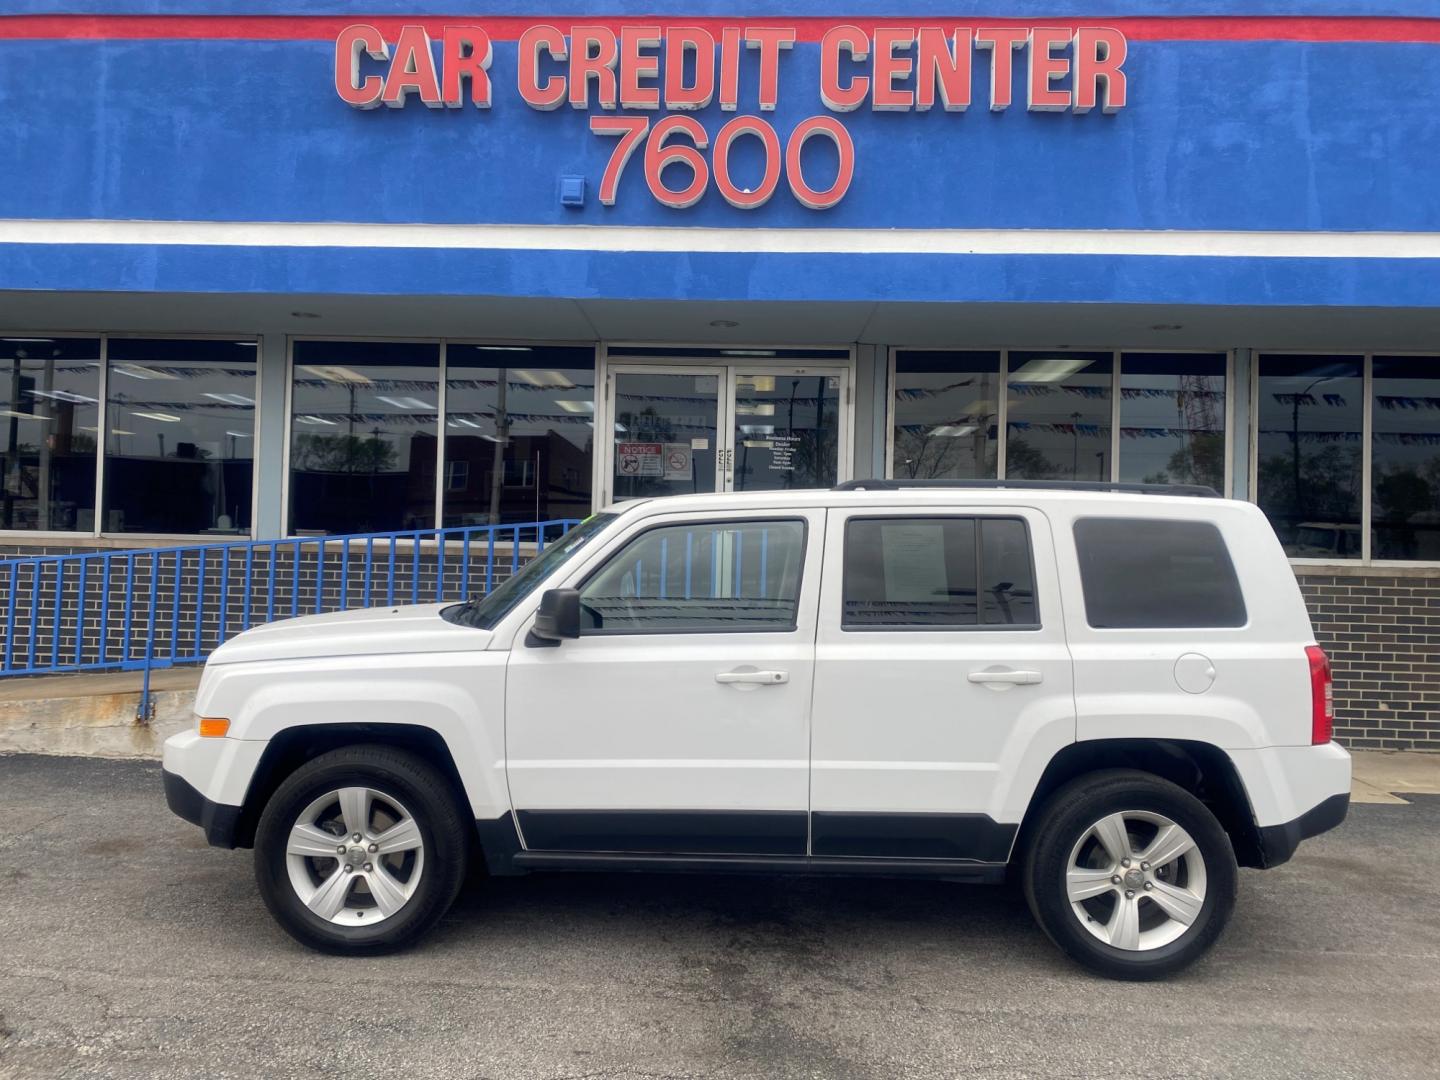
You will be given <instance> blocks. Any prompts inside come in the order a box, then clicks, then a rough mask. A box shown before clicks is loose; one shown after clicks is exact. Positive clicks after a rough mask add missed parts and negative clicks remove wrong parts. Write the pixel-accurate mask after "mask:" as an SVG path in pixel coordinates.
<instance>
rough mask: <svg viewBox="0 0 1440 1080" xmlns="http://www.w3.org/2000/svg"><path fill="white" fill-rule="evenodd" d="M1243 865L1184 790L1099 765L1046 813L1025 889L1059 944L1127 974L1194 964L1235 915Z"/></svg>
mask: <svg viewBox="0 0 1440 1080" xmlns="http://www.w3.org/2000/svg"><path fill="white" fill-rule="evenodd" d="M1238 876H1239V872H1238V870H1237V869H1236V865H1235V854H1234V852H1233V850H1232V849H1231V846H1230V838H1229V837H1228V836H1227V835H1226V833H1225V830H1224V828H1222V827H1221V825H1220V823H1219V822H1218V821H1217V820H1216V819H1215V816H1214V815H1213V814H1212V813H1211V812H1210V811H1209V810H1208V809H1207V808H1206V807H1205V805H1204V804H1203V803H1201V802H1200V801H1199V800H1198V799H1196V798H1195V797H1194V796H1193V795H1191V794H1190V793H1189V792H1187V791H1185V790H1184V789H1183V788H1180V787H1177V786H1176V785H1174V784H1172V783H1170V782H1168V781H1166V780H1162V779H1160V778H1159V777H1156V776H1153V775H1150V774H1148V773H1141V772H1130V771H1120V770H1114V771H1107V772H1101V773H1092V774H1090V775H1089V776H1084V777H1081V778H1079V779H1078V780H1075V781H1073V782H1071V783H1070V784H1068V785H1066V786H1065V787H1063V788H1061V789H1060V790H1059V791H1058V792H1056V793H1055V795H1054V796H1053V797H1052V798H1051V799H1050V800H1049V801H1048V802H1047V803H1046V805H1045V806H1044V807H1043V808H1042V810H1041V812H1040V817H1039V819H1038V822H1037V826H1036V829H1035V831H1034V833H1033V835H1032V838H1031V841H1030V844H1029V848H1028V851H1027V852H1026V858H1025V864H1024V870H1023V874H1022V877H1023V881H1024V885H1025V897H1026V899H1027V900H1028V901H1029V904H1030V910H1031V911H1032V912H1033V913H1034V915H1035V919H1036V921H1037V922H1039V924H1040V926H1041V928H1042V929H1043V930H1044V931H1045V933H1046V934H1048V935H1049V936H1050V938H1051V940H1052V941H1054V942H1055V943H1056V944H1057V945H1059V946H1060V948H1062V949H1063V950H1065V952H1066V953H1068V954H1069V955H1070V956H1071V957H1073V958H1074V959H1075V960H1077V961H1079V962H1080V963H1081V964H1083V965H1084V966H1085V967H1087V968H1089V969H1090V970H1092V971H1095V972H1098V973H1100V974H1102V975H1107V976H1109V977H1111V978H1120V979H1156V978H1162V977H1164V976H1166V975H1169V974H1172V973H1173V972H1176V971H1179V970H1180V969H1181V968H1184V967H1186V966H1188V965H1189V964H1192V963H1194V962H1195V961H1196V960H1197V959H1199V958H1200V956H1201V955H1203V954H1204V953H1205V952H1206V951H1207V950H1208V949H1209V948H1210V946H1211V945H1213V944H1214V943H1215V940H1216V939H1217V938H1218V937H1219V936H1220V932H1221V931H1222V930H1223V929H1224V928H1225V924H1226V922H1228V921H1229V918H1230V913H1231V911H1232V910H1233V909H1234V906H1235V890H1236V884H1237V881H1238Z"/></svg>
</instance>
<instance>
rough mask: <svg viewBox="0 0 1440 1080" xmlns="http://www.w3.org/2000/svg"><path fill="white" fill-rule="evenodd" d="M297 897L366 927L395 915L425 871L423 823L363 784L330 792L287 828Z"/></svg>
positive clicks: (328, 916)
mask: <svg viewBox="0 0 1440 1080" xmlns="http://www.w3.org/2000/svg"><path fill="white" fill-rule="evenodd" d="M285 865H286V869H287V870H288V872H289V875H290V884H291V885H292V886H293V887H294V889H295V894H296V895H297V896H298V897H299V898H300V901H301V903H303V904H304V905H305V906H306V907H307V908H309V909H310V911H311V912H313V913H314V914H315V915H317V916H319V917H320V918H322V919H324V920H325V921H326V922H330V923H334V924H336V925H339V926H371V925H374V924H376V923H379V922H383V921H384V920H385V919H388V918H390V917H391V916H393V915H395V914H396V913H397V912H399V911H400V910H401V909H402V908H403V907H404V906H405V905H406V904H407V903H409V901H410V898H411V897H412V896H413V895H414V893H415V889H416V887H417V886H418V885H419V884H420V875H421V874H422V873H423V872H424V869H425V845H424V842H423V839H422V837H421V835H420V827H419V825H418V824H417V823H416V821H415V818H414V817H413V816H412V815H411V813H410V811H409V810H407V809H406V808H405V807H404V806H403V805H402V804H401V803H400V801H399V800H398V799H396V798H395V797H394V796H392V795H387V794H385V793H384V792H382V791H376V790H375V789H374V788H368V787H344V788H339V789H337V790H335V791H330V792H327V793H326V794H324V795H321V796H320V797H319V798H318V799H315V800H314V801H312V802H311V803H310V804H309V805H308V806H307V807H306V808H305V809H304V810H303V811H301V813H300V815H299V817H298V818H296V820H295V823H294V824H293V825H292V826H291V828H290V834H289V837H288V839H287V842H286V846H285Z"/></svg>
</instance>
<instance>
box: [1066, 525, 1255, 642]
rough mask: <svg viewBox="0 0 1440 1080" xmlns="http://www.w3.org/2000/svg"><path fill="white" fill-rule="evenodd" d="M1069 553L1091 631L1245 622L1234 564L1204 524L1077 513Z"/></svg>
mask: <svg viewBox="0 0 1440 1080" xmlns="http://www.w3.org/2000/svg"><path fill="white" fill-rule="evenodd" d="M1075 551H1076V554H1077V555H1078V556H1079V558H1080V581H1081V585H1082V587H1083V588H1084V592H1085V618H1086V620H1087V621H1088V622H1089V623H1090V625H1091V626H1093V627H1096V628H1097V629H1106V630H1163V629H1182V628H1183V629H1189V628H1199V629H1205V628H1215V627H1226V626H1244V625H1245V622H1246V615H1245V598H1244V597H1243V596H1242V595H1241V593H1240V582H1239V581H1238V580H1237V579H1236V577H1235V566H1234V564H1233V563H1232V562H1231V561H1230V552H1229V551H1228V550H1226V548H1225V540H1224V538H1223V537H1222V536H1221V535H1220V530H1219V529H1217V528H1216V527H1215V526H1214V525H1211V524H1210V523H1209V522H1204V521H1158V520H1154V519H1148V518H1081V519H1080V520H1079V521H1076V522H1075Z"/></svg>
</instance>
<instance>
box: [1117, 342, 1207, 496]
mask: <svg viewBox="0 0 1440 1080" xmlns="http://www.w3.org/2000/svg"><path fill="white" fill-rule="evenodd" d="M1119 477H1120V479H1121V480H1126V481H1134V482H1139V483H1150V484H1204V485H1206V486H1208V487H1212V488H1214V489H1215V490H1216V491H1220V492H1223V491H1224V487H1225V354H1224V353H1209V354H1196V353H1125V354H1124V356H1122V357H1121V359H1120V473H1119Z"/></svg>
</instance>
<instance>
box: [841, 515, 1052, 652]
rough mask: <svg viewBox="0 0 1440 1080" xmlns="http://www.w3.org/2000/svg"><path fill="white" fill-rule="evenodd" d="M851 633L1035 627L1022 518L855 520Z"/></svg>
mask: <svg viewBox="0 0 1440 1080" xmlns="http://www.w3.org/2000/svg"><path fill="white" fill-rule="evenodd" d="M842 603H843V611H842V614H841V626H842V627H843V628H844V629H847V630H875V629H905V630H924V629H949V628H963V629H977V628H981V627H985V626H995V627H1002V626H1003V627H1033V626H1036V625H1037V624H1038V622H1039V620H1038V617H1037V615H1036V609H1035V575H1034V570H1033V567H1032V562H1031V557H1030V537H1029V533H1028V532H1027V531H1026V528H1025V523H1024V522H1023V521H1021V520H1020V519H1018V518H961V517H953V518H938V517H936V518H851V519H850V523H849V525H848V526H847V527H846V530H845V580H844V585H843V590H842Z"/></svg>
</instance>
